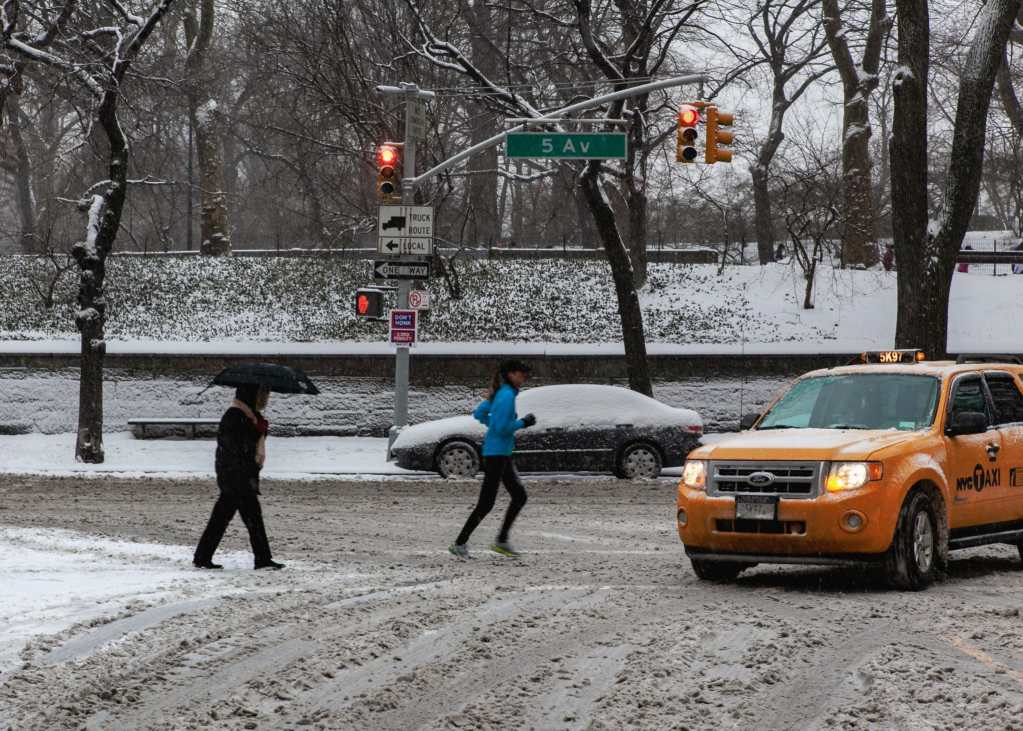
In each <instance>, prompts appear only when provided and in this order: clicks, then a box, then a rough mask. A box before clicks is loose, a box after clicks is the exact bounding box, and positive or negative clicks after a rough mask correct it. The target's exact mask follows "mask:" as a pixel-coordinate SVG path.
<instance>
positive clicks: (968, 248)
mask: <svg viewBox="0 0 1023 731" xmlns="http://www.w3.org/2000/svg"><path fill="white" fill-rule="evenodd" d="M963 251H973V247H972V246H970V245H969V244H967V245H966V246H964V247H963ZM958 269H959V271H960V272H962V273H963V274H969V273H970V265H969V264H967V263H966V262H965V261H961V262H959V267H958Z"/></svg>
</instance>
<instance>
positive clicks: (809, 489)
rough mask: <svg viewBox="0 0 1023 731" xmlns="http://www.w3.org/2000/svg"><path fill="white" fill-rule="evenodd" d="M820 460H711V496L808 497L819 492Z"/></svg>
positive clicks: (709, 491)
mask: <svg viewBox="0 0 1023 731" xmlns="http://www.w3.org/2000/svg"><path fill="white" fill-rule="evenodd" d="M821 473H822V465H821V463H820V462H716V461H712V462H711V463H710V485H709V490H708V494H710V495H735V494H737V493H744V494H747V495H749V494H753V495H778V496H781V497H793V498H807V497H813V496H815V495H817V493H818V484H819V482H820V476H821Z"/></svg>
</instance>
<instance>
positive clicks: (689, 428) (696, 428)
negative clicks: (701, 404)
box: [686, 424, 703, 434]
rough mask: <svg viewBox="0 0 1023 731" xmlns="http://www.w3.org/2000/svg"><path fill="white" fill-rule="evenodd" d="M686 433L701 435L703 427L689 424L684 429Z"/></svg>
mask: <svg viewBox="0 0 1023 731" xmlns="http://www.w3.org/2000/svg"><path fill="white" fill-rule="evenodd" d="M686 431H687V432H689V433H690V434H703V427H702V426H700V425H699V424H690V425H689V426H687V427H686Z"/></svg>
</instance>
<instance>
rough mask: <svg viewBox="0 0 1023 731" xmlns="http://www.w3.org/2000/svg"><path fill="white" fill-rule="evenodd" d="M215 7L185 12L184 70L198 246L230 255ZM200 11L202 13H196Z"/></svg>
mask: <svg viewBox="0 0 1023 731" xmlns="http://www.w3.org/2000/svg"><path fill="white" fill-rule="evenodd" d="M197 5H198V7H197ZM214 11H215V5H214V0H201V2H198V3H197V2H196V0H193V1H192V2H191V3H190V5H189V8H188V10H187V11H186V12H185V14H184V16H183V23H184V29H185V41H186V43H187V44H188V56H187V58H186V59H185V75H186V83H187V88H188V120H189V124H191V125H192V133H193V136H194V138H195V153H196V160H197V161H198V163H199V207H200V210H201V211H202V223H201V225H200V237H201V241H202V243H201V244H200V247H199V250H200V252H201V253H203V254H206V255H211V256H229V255H230V254H231V230H230V225H229V221H228V207H227V194H226V193H225V191H224V156H223V151H222V150H221V137H222V135H223V113H222V112H221V110H220V107H219V105H218V104H217V101H216V98H215V96H214V94H213V84H214V79H213V75H212V74H211V73H210V72H209V68H208V67H209V64H208V63H207V54H208V52H209V48H210V43H211V40H212V38H213V23H214ZM197 13H198V14H199V17H196V14H197ZM189 225H191V221H190V222H189Z"/></svg>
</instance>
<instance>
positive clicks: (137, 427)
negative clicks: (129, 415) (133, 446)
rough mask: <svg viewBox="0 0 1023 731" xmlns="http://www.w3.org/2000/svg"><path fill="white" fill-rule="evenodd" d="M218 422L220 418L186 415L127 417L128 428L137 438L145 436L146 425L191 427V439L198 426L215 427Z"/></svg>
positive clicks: (193, 437)
mask: <svg viewBox="0 0 1023 731" xmlns="http://www.w3.org/2000/svg"><path fill="white" fill-rule="evenodd" d="M218 424H220V419H199V418H191V417H187V416H184V417H178V416H167V417H164V416H150V417H145V418H137V419H128V426H129V428H131V430H132V433H133V434H135V436H136V437H138V438H139V439H145V438H146V427H147V426H167V427H176V426H180V427H188V428H190V429H191V434H192V439H195V437H196V436H197V432H198V430H199V427H203V426H210V427H216V426H217V425H218Z"/></svg>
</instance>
